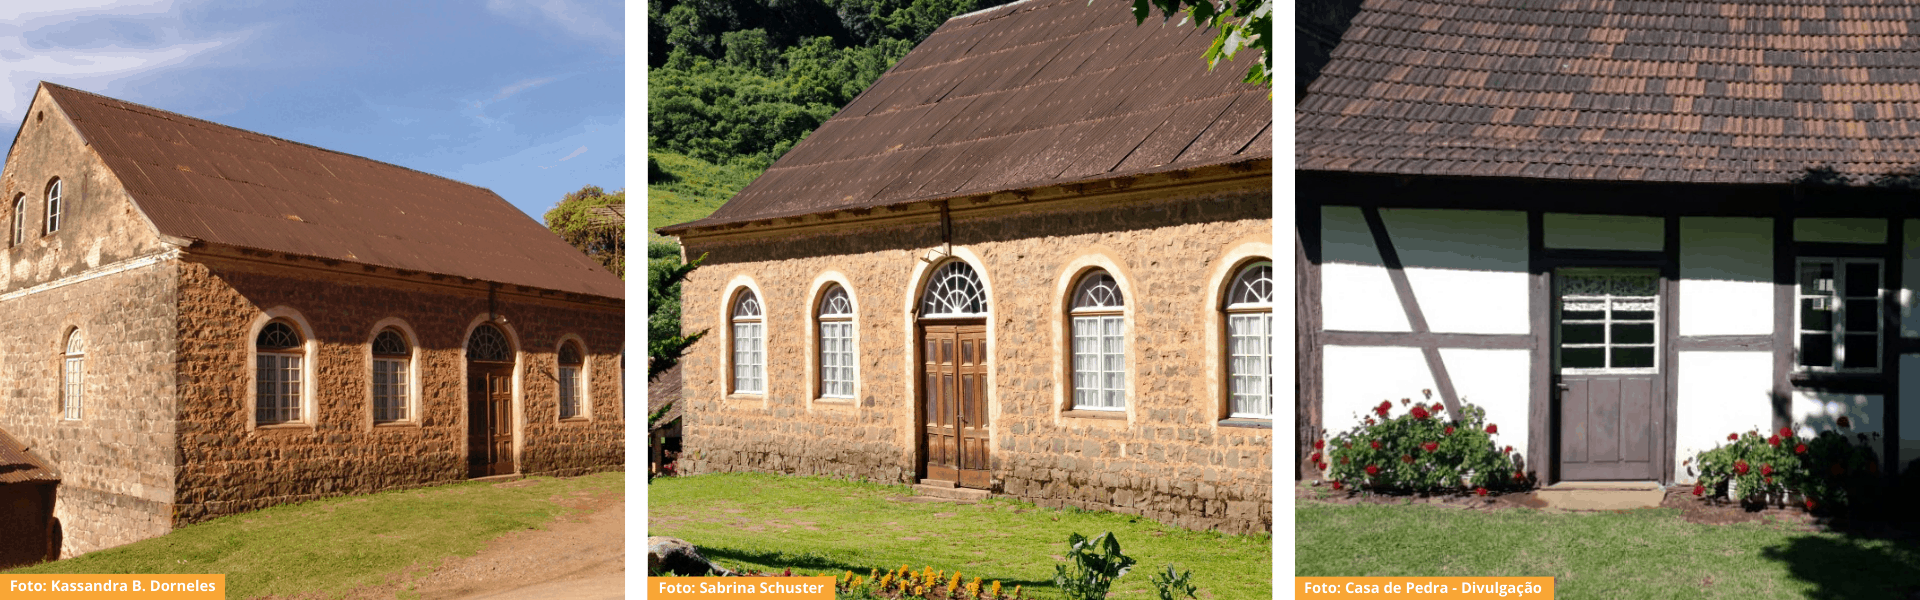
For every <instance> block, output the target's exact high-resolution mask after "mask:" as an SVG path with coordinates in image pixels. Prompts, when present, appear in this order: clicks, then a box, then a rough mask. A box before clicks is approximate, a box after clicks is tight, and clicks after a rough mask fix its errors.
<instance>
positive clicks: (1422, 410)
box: [1413, 406, 1432, 421]
mask: <svg viewBox="0 0 1920 600" xmlns="http://www.w3.org/2000/svg"><path fill="white" fill-rule="evenodd" d="M1429 416H1432V415H1429V414H1427V407H1425V406H1414V407H1413V418H1415V419H1419V420H1422V421H1425V420H1427V417H1429Z"/></svg>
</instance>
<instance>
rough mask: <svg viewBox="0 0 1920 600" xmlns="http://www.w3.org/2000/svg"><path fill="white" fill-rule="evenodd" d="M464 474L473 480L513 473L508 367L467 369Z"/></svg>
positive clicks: (482, 366) (510, 385)
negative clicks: (465, 458)
mask: <svg viewBox="0 0 1920 600" xmlns="http://www.w3.org/2000/svg"><path fill="white" fill-rule="evenodd" d="M467 471H468V473H469V474H470V476H473V477H485V476H488V475H508V474H512V473H513V472H514V470H513V368H512V367H511V366H504V365H502V366H494V365H481V364H476V363H469V364H468V366H467Z"/></svg>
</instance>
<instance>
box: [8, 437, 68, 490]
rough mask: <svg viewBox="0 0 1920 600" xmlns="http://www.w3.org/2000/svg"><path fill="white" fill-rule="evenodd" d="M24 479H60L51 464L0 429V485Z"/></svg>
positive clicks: (55, 480)
mask: <svg viewBox="0 0 1920 600" xmlns="http://www.w3.org/2000/svg"><path fill="white" fill-rule="evenodd" d="M25 481H52V482H58V481H60V474H59V473H58V472H56V471H54V468H53V465H52V464H49V463H48V462H47V461H45V460H41V459H40V457H39V456H36V455H34V453H33V452H31V451H30V449H29V448H27V447H26V445H24V444H21V443H20V441H19V440H16V439H13V436H11V435H7V431H6V430H5V429H0V485H6V484H10V483H20V482H25Z"/></svg>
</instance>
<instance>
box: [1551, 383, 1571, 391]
mask: <svg viewBox="0 0 1920 600" xmlns="http://www.w3.org/2000/svg"><path fill="white" fill-rule="evenodd" d="M1553 387H1556V388H1560V391H1562V392H1570V391H1573V388H1571V387H1567V384H1564V383H1556V384H1553Z"/></svg>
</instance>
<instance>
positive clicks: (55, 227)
mask: <svg viewBox="0 0 1920 600" xmlns="http://www.w3.org/2000/svg"><path fill="white" fill-rule="evenodd" d="M60 184H61V181H60V180H58V179H55V180H53V184H52V185H48V186H47V233H53V232H55V231H59V230H60V209H61V206H60Z"/></svg>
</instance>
